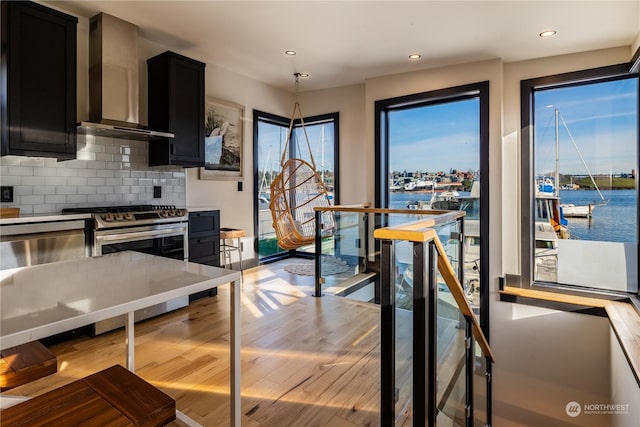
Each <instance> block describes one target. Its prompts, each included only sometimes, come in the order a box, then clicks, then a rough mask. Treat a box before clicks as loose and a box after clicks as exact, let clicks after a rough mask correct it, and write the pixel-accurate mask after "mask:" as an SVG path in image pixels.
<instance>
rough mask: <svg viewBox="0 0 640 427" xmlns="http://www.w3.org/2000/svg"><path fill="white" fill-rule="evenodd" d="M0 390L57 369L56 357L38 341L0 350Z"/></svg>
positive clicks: (48, 373) (40, 376)
mask: <svg viewBox="0 0 640 427" xmlns="http://www.w3.org/2000/svg"><path fill="white" fill-rule="evenodd" d="M0 356H2V358H1V359H0V391H5V390H9V389H11V388H13V387H18V386H19V385H23V384H26V383H28V382H31V381H34V380H37V379H38V378H42V377H45V376H47V375H51V374H55V373H56V372H57V371H58V359H56V356H55V355H54V354H53V353H51V352H50V351H49V350H48V349H47V348H46V347H45V346H44V345H42V344H41V343H40V342H39V341H32V342H29V343H26V344H22V345H18V346H15V347H11V348H7V349H5V350H2V352H0Z"/></svg>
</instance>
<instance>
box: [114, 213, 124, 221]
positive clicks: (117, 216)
mask: <svg viewBox="0 0 640 427" xmlns="http://www.w3.org/2000/svg"><path fill="white" fill-rule="evenodd" d="M123 219H124V215H122V214H121V213H117V214H116V220H118V221H122V220H123Z"/></svg>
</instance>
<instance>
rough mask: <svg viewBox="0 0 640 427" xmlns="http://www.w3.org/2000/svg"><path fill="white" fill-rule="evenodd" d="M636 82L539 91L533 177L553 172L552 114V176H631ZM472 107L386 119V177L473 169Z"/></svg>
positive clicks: (453, 105)
mask: <svg viewBox="0 0 640 427" xmlns="http://www.w3.org/2000/svg"><path fill="white" fill-rule="evenodd" d="M637 85H638V83H637V80H634V79H627V80H618V81H612V82H605V83H598V84H592V85H586V86H575V87H569V88H562V89H549V90H544V91H539V92H537V93H536V95H535V103H536V110H535V123H536V129H535V146H536V152H535V160H536V166H535V170H536V172H537V173H549V172H553V171H554V170H555V130H554V127H555V126H554V108H555V107H557V108H558V109H559V111H560V113H561V116H562V117H563V118H564V120H565V122H566V125H567V128H568V129H569V131H570V132H571V135H572V136H573V140H574V141H575V146H577V147H578V150H579V151H580V154H578V150H576V148H575V146H574V144H573V143H572V141H571V139H570V138H569V136H568V134H567V132H566V130H565V129H564V127H563V126H562V122H560V123H561V125H560V132H559V139H560V142H559V169H560V173H564V174H587V169H586V168H585V166H584V165H583V163H582V161H581V160H580V155H582V156H583V158H584V160H585V163H586V164H587V166H588V168H589V170H590V171H591V172H592V173H593V174H609V172H610V171H611V172H613V173H614V174H618V173H630V172H631V170H632V169H636V170H637V169H638V166H637V165H636V159H637V149H638V148H637V144H638V143H637V141H638V136H637V134H638V130H637V123H636V120H637V119H636V118H637V116H638V112H637V102H638V101H637V93H638V86H637ZM478 115H479V103H478V100H477V99H475V100H465V101H458V102H449V103H445V104H437V105H431V106H426V107H420V108H412V109H408V110H398V111H393V112H391V113H390V115H389V133H390V158H389V166H390V170H391V171H404V170H406V171H429V172H435V171H449V170H450V169H458V170H463V171H466V170H477V169H478V168H479V164H480V162H479V136H478V133H479V121H478Z"/></svg>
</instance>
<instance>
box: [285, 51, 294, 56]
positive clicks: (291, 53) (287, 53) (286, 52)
mask: <svg viewBox="0 0 640 427" xmlns="http://www.w3.org/2000/svg"><path fill="white" fill-rule="evenodd" d="M284 54H285V55H289V56H296V51H295V50H285V51H284Z"/></svg>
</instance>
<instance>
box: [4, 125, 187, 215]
mask: <svg viewBox="0 0 640 427" xmlns="http://www.w3.org/2000/svg"><path fill="white" fill-rule="evenodd" d="M147 144H148V143H147V142H146V141H129V140H123V139H113V138H104V137H87V136H84V135H78V154H77V159H76V160H69V161H64V162H58V161H56V160H55V159H43V158H35V157H21V156H4V157H0V183H1V184H2V185H11V186H13V187H14V201H13V203H3V204H2V206H11V207H18V208H20V213H21V214H23V215H31V214H55V213H60V211H61V210H62V209H63V208H72V207H84V206H96V205H118V204H125V205H135V204H143V203H144V204H161V205H176V206H178V207H184V206H185V204H186V188H185V187H186V184H185V182H186V174H185V171H184V169H182V168H181V167H171V166H169V167H168V166H162V167H160V168H151V167H149V166H146V165H147V164H148V158H147ZM155 185H160V186H162V198H160V199H154V198H153V186H155Z"/></svg>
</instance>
